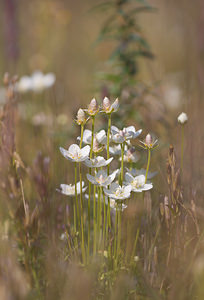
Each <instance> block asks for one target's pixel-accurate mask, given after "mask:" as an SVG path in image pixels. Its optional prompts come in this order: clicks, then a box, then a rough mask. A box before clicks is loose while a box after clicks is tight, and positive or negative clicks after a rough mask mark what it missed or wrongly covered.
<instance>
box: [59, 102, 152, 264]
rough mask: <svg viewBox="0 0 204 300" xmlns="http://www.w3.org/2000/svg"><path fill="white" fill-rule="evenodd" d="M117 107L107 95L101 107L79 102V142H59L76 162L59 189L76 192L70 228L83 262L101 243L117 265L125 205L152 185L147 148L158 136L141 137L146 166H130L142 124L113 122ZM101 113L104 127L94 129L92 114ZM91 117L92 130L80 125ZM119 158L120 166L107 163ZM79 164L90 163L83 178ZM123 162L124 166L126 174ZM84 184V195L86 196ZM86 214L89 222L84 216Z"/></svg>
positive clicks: (62, 191)
mask: <svg viewBox="0 0 204 300" xmlns="http://www.w3.org/2000/svg"><path fill="white" fill-rule="evenodd" d="M118 107H119V102H118V99H116V100H115V101H114V102H113V104H111V103H110V100H109V99H108V98H107V97H105V98H104V99H103V102H102V107H101V108H100V107H99V105H98V103H97V101H96V99H92V100H91V102H90V104H89V105H88V108H87V109H81V108H80V109H79V110H78V112H77V117H76V120H75V123H76V124H78V125H79V126H80V127H81V136H80V137H78V139H77V140H78V141H79V145H78V144H72V145H71V146H70V147H69V148H68V150H66V149H64V148H60V151H61V153H62V155H63V156H64V157H65V158H66V159H67V160H69V161H71V162H74V165H75V184H74V185H71V184H69V185H65V184H61V185H60V188H61V190H60V191H61V193H62V194H64V195H66V196H70V197H73V198H74V197H75V202H73V215H74V217H73V223H74V224H73V227H74V231H79V233H80V234H79V235H78V238H77V240H75V244H76V245H77V251H78V255H80V253H81V257H82V262H83V263H84V264H86V263H88V262H89V259H90V255H91V253H92V251H93V254H94V255H95V254H96V253H100V251H101V249H102V250H103V251H107V250H108V252H107V253H108V256H109V258H112V259H114V265H115V264H116V265H117V263H118V261H119V257H120V255H121V226H122V224H121V222H122V213H123V210H124V209H125V208H126V207H127V204H128V203H127V199H131V195H132V193H140V192H143V191H147V190H150V189H152V188H153V185H152V183H150V182H149V178H151V177H150V176H148V172H149V166H150V151H151V150H152V149H153V148H155V146H156V143H157V141H155V142H153V141H152V138H151V136H150V135H149V134H148V135H147V136H146V139H145V142H141V144H142V147H143V148H145V149H147V150H148V153H149V155H148V163H147V168H146V170H141V171H140V170H137V169H135V168H132V167H133V166H135V164H136V162H137V160H138V155H137V153H136V151H135V147H133V146H132V142H134V141H137V138H138V136H139V135H140V134H141V133H142V130H141V129H139V130H136V129H135V127H134V126H128V127H125V128H123V129H119V128H117V127H116V126H113V125H111V115H112V113H114V112H115V111H117V110H118ZM101 113H103V114H106V115H107V118H108V126H107V131H105V130H104V129H102V130H101V131H99V132H95V119H96V117H97V115H99V114H101ZM89 119H90V120H91V123H92V124H91V130H89V129H84V127H85V125H86V124H87V122H88V120H89ZM103 152H106V154H105V158H104V157H103V156H102V155H103ZM110 155H111V156H112V157H110ZM117 158H118V163H119V166H120V167H119V169H115V170H113V169H112V168H111V166H114V164H115V163H116V160H117ZM82 164H83V165H84V166H85V168H86V167H87V168H88V172H87V174H86V176H85V177H84V178H83V179H82V176H83V174H82V166H81V165H82ZM125 165H126V170H127V172H125V174H124V166H125ZM127 167H129V168H130V169H128V168H127ZM78 171H79V182H77V179H78ZM144 172H145V175H144ZM153 175H154V174H153ZM85 182H86V183H85ZM87 184H88V195H86V194H85V196H84V195H83V194H84V193H85V191H86V189H87V186H86V185H87ZM78 196H79V198H78ZM87 200H88V201H87ZM92 201H93V202H92ZM111 212H112V213H111ZM86 215H87V216H88V218H87V219H88V222H85V220H86ZM113 223H114V226H112V224H113ZM92 229H93V230H92ZM110 235H111V236H113V237H114V242H113V243H110ZM79 239H80V240H79ZM91 245H92V246H91ZM92 249H93V250H92ZM106 249H107V250H106Z"/></svg>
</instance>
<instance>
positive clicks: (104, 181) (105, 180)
mask: <svg viewBox="0 0 204 300" xmlns="http://www.w3.org/2000/svg"><path fill="white" fill-rule="evenodd" d="M116 174H117V171H114V172H113V173H112V174H110V175H107V172H106V171H104V170H100V171H98V172H97V173H96V174H95V176H92V175H90V174H87V175H86V177H87V179H88V180H89V181H90V182H91V183H92V184H95V185H98V186H102V187H107V186H108V185H110V184H111V182H113V180H114V179H115V177H116Z"/></svg>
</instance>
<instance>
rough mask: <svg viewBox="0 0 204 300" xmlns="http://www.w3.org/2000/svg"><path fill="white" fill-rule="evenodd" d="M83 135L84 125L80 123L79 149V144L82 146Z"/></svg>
mask: <svg viewBox="0 0 204 300" xmlns="http://www.w3.org/2000/svg"><path fill="white" fill-rule="evenodd" d="M83 135H84V125H83V124H82V125H81V139H80V144H79V147H80V149H81V146H82V141H83Z"/></svg>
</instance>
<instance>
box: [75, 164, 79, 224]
mask: <svg viewBox="0 0 204 300" xmlns="http://www.w3.org/2000/svg"><path fill="white" fill-rule="evenodd" d="M75 197H76V208H77V223H78V227H79V224H80V217H79V203H78V196H77V163H76V162H75Z"/></svg>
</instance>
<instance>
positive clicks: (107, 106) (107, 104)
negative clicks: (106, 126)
mask: <svg viewBox="0 0 204 300" xmlns="http://www.w3.org/2000/svg"><path fill="white" fill-rule="evenodd" d="M110 106H111V104H110V100H109V99H108V97H105V98H104V99H103V109H104V111H108V110H109V109H110Z"/></svg>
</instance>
